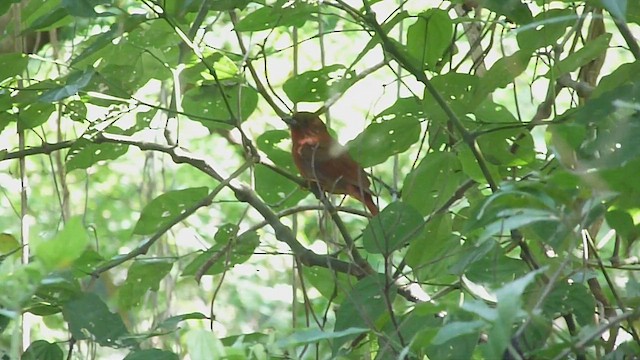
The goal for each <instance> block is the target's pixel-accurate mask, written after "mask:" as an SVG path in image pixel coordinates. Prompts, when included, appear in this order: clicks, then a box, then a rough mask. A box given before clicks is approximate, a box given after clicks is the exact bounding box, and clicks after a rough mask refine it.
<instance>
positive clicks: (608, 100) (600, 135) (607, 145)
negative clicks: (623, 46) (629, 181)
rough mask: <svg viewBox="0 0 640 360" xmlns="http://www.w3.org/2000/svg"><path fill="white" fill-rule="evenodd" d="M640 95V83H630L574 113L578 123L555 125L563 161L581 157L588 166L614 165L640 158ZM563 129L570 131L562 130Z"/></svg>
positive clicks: (581, 162)
mask: <svg viewBox="0 0 640 360" xmlns="http://www.w3.org/2000/svg"><path fill="white" fill-rule="evenodd" d="M638 98H640V83H635V82H630V83H627V84H625V85H622V86H620V87H617V88H614V89H613V90H610V91H607V92H606V93H604V94H602V95H600V96H599V97H597V98H595V99H591V100H590V101H589V102H587V103H586V104H585V105H584V106H583V107H582V108H580V109H579V110H577V111H576V112H574V113H573V114H572V117H573V118H575V123H573V124H567V125H563V126H558V127H552V128H551V131H552V141H553V144H554V150H556V151H557V152H558V153H557V155H558V156H559V158H560V159H561V160H562V162H563V163H564V164H567V165H569V166H571V164H572V163H574V162H575V161H576V157H577V161H580V164H581V166H582V167H583V168H584V169H589V168H593V169H610V168H617V167H621V166H624V165H625V164H627V163H628V162H630V161H633V160H635V159H637V158H638V157H639V156H640V147H639V146H637V141H636V140H637V139H638V138H640V112H638V110H637V106H638ZM594 119H597V121H594ZM573 127H575V128H576V129H574V130H573V131H571V132H568V131H567V129H573ZM561 130H564V131H565V132H566V134H563V133H559V134H558V131H561ZM594 135H597V136H594ZM571 157H574V158H571Z"/></svg>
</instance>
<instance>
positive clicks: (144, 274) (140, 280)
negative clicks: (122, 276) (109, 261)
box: [118, 258, 174, 310]
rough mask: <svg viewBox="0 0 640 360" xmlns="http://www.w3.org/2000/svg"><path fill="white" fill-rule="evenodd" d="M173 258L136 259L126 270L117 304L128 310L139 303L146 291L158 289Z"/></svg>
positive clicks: (171, 264)
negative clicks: (125, 277)
mask: <svg viewBox="0 0 640 360" xmlns="http://www.w3.org/2000/svg"><path fill="white" fill-rule="evenodd" d="M173 262H174V260H173V259H167V258H158V259H153V258H151V259H142V260H136V261H135V262H134V263H133V264H132V265H131V267H130V268H129V270H128V271H127V279H126V280H125V281H124V284H122V286H120V289H119V291H118V305H119V306H120V308H122V309H123V310H129V309H131V308H132V307H134V306H138V305H140V300H141V298H142V297H143V296H144V295H145V294H146V293H147V292H148V291H158V288H159V287H160V281H161V280H162V279H164V277H165V276H166V275H167V274H168V273H169V271H171V268H172V267H173Z"/></svg>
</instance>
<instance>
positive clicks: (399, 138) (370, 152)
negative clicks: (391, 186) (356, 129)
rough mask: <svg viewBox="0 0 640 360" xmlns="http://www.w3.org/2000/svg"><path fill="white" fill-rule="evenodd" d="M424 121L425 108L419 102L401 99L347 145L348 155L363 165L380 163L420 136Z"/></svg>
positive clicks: (411, 99)
mask: <svg viewBox="0 0 640 360" xmlns="http://www.w3.org/2000/svg"><path fill="white" fill-rule="evenodd" d="M421 120H424V111H423V110H422V106H421V104H420V101H419V100H418V99H416V98H399V99H398V100H397V101H396V102H395V104H393V105H391V106H390V107H389V108H387V109H386V110H384V111H383V112H381V113H380V114H378V115H376V117H375V118H374V120H373V123H372V124H371V125H369V126H367V128H366V129H365V130H364V131H363V132H362V133H361V134H359V135H358V136H357V137H356V138H355V139H353V140H352V141H351V142H349V144H347V148H348V149H349V154H350V155H351V156H352V157H353V158H354V159H355V160H356V161H357V162H358V163H360V165H362V166H363V167H369V166H373V165H377V164H380V163H382V162H384V161H385V160H387V159H388V158H389V157H390V156H393V155H395V154H399V153H402V152H404V151H406V150H407V149H408V148H409V147H410V146H411V145H413V144H414V143H416V142H417V141H418V140H419V139H420V130H421V127H420V121H421Z"/></svg>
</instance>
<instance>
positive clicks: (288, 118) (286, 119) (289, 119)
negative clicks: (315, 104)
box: [282, 116, 297, 126]
mask: <svg viewBox="0 0 640 360" xmlns="http://www.w3.org/2000/svg"><path fill="white" fill-rule="evenodd" d="M282 121H284V122H285V124H287V125H289V126H294V125H296V124H297V122H296V120H295V119H294V118H293V116H284V117H282Z"/></svg>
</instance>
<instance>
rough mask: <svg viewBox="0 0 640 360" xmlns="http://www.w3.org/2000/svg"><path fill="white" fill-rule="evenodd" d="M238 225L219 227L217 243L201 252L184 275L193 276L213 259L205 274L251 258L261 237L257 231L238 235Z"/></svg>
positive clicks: (225, 268)
mask: <svg viewBox="0 0 640 360" xmlns="http://www.w3.org/2000/svg"><path fill="white" fill-rule="evenodd" d="M237 231H238V227H237V226H236V225H232V224H226V225H223V226H221V227H220V228H219V229H218V232H217V233H216V235H215V241H216V243H215V245H214V246H212V247H211V248H210V249H208V250H207V251H204V252H202V253H200V254H199V255H198V256H197V257H196V258H195V259H194V260H193V261H192V262H191V263H189V264H188V265H187V266H186V267H185V269H184V271H183V272H182V275H183V276H192V275H194V274H195V273H196V271H198V270H199V269H200V268H201V267H202V266H203V264H205V263H206V262H207V261H211V260H213V263H212V265H211V266H210V267H209V269H208V270H207V271H206V272H205V273H204V275H216V274H220V273H222V272H224V271H226V270H228V269H230V268H232V267H234V266H235V265H237V264H242V263H244V262H246V261H247V260H249V258H250V257H251V256H252V255H253V252H254V251H255V249H256V248H257V247H258V245H259V244H260V237H259V236H258V233H256V232H255V231H250V232H245V233H243V234H241V235H240V236H237Z"/></svg>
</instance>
